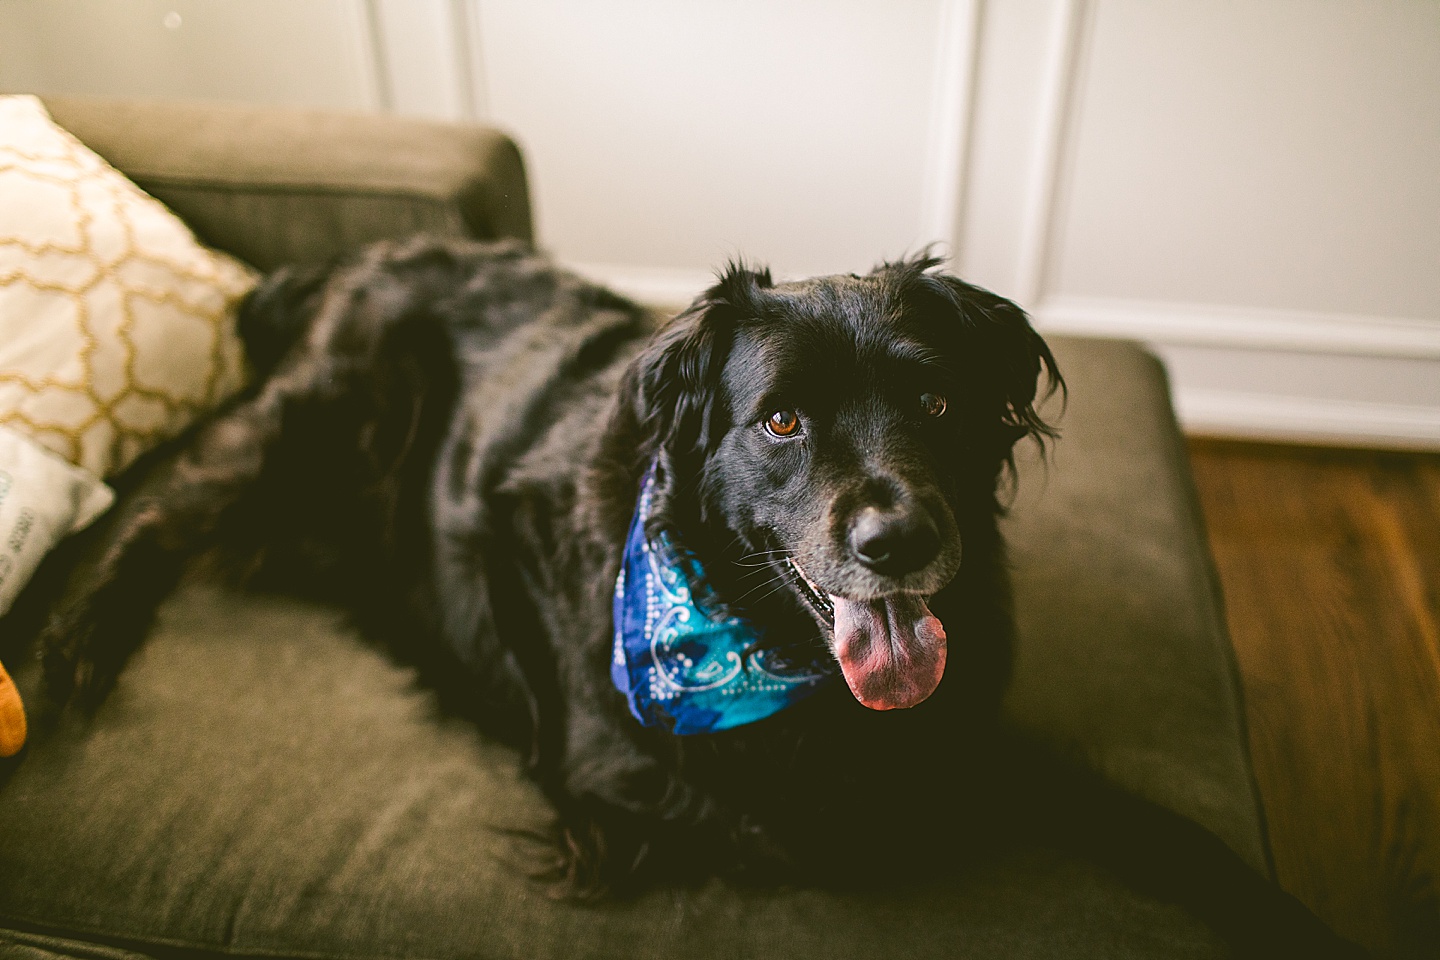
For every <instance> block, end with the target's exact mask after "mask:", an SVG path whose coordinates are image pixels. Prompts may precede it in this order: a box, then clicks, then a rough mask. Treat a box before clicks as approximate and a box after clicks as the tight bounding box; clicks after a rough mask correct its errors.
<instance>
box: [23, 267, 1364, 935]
mask: <svg viewBox="0 0 1440 960" xmlns="http://www.w3.org/2000/svg"><path fill="white" fill-rule="evenodd" d="M937 265H938V264H937V262H936V261H935V260H932V259H927V258H925V257H920V258H915V259H911V260H906V261H902V262H897V263H888V264H884V265H882V266H880V267H878V268H877V269H876V270H874V271H873V272H872V273H870V274H868V275H865V276H854V275H851V276H832V277H823V278H819V279H814V280H808V281H803V282H798V283H785V284H774V283H772V281H771V278H770V276H769V275H768V273H767V272H765V271H760V270H753V269H747V268H745V267H744V266H732V267H731V268H730V269H728V270H727V271H725V273H724V274H723V276H722V277H721V278H720V280H719V282H718V283H717V284H716V285H715V286H714V287H712V288H711V289H710V290H708V291H707V292H706V293H705V294H703V295H702V296H701V297H700V298H699V299H698V300H697V301H696V302H695V303H694V304H693V305H692V306H691V307H690V308H689V309H687V310H685V311H684V312H683V313H681V314H680V315H678V316H677V317H675V318H674V319H672V320H670V321H669V322H668V323H666V324H664V325H662V326H661V327H660V328H659V329H658V331H657V330H655V329H654V325H653V324H652V323H651V322H650V320H649V319H648V317H647V315H646V314H645V313H644V312H643V311H642V310H640V309H639V308H637V307H636V306H634V305H633V304H631V303H629V302H626V301H625V300H623V299H621V298H619V297H616V296H615V295H613V294H610V293H608V292H606V291H605V290H603V289H600V288H598V287H596V286H593V285H591V284H588V283H585V282H583V281H581V280H579V279H577V278H575V277H573V276H570V275H568V274H566V273H564V272H562V271H559V270H557V269H555V268H554V266H553V265H551V264H550V263H548V262H547V261H545V260H544V259H543V258H541V257H539V256H537V255H535V254H533V253H531V252H530V251H528V250H526V249H523V248H521V247H518V246H514V245H483V244H474V243H463V242H457V241H440V240H423V239H422V240H416V241H411V242H407V243H404V244H380V245H378V246H375V247H372V248H370V249H368V250H366V251H365V252H363V253H362V254H361V255H359V256H358V257H357V258H356V259H354V260H352V261H350V262H347V263H345V264H341V265H339V266H336V267H334V268H331V269H327V270H322V271H316V272H311V273H304V272H296V271H281V272H280V273H278V274H276V275H274V276H272V277H271V278H270V279H269V280H268V281H267V282H266V283H265V284H264V285H263V286H262V287H261V288H260V289H259V290H258V291H257V292H256V293H255V294H254V295H253V296H252V298H251V299H250V301H249V302H248V304H247V306H246V309H245V311H244V314H243V316H242V333H243V335H244V336H245V339H246V341H247V346H248V349H249V351H250V355H251V359H252V362H253V364H254V365H255V367H256V369H257V371H258V372H259V373H260V374H261V376H260V377H259V378H258V382H257V386H256V387H254V388H253V390H252V391H251V392H250V393H249V394H247V395H246V396H245V397H242V398H241V399H240V400H239V401H238V402H237V403H236V404H234V405H233V406H232V407H231V408H229V409H228V410H227V411H226V412H224V413H223V414H221V415H219V416H217V417H215V418H214V419H212V420H211V421H210V422H208V423H207V424H205V425H204V426H203V427H202V428H200V429H199V430H198V431H197V432H196V433H195V435H194V436H193V438H192V439H191V440H190V442H189V444H188V445H187V447H186V448H185V449H184V450H183V452H182V453H181V454H180V455H179V456H178V457H177V458H172V459H170V460H167V461H162V462H160V464H159V465H158V466H157V467H156V468H154V469H153V470H151V471H150V473H149V475H148V476H146V477H145V479H143V480H142V481H141V482H140V483H139V485H138V486H137V487H136V489H134V490H132V491H130V492H129V493H128V494H127V495H126V496H125V497H124V499H123V501H122V505H121V506H120V507H119V508H118V509H117V510H115V511H113V512H112V515H111V516H110V518H109V519H108V520H107V521H106V522H105V524H104V525H103V526H102V528H101V529H100V530H98V531H97V533H96V534H95V535H94V543H95V546H94V548H93V550H94V556H93V557H92V562H90V563H86V564H83V565H81V566H80V567H79V571H80V572H79V573H78V574H77V579H76V581H75V582H74V583H73V584H72V585H71V588H70V590H69V593H68V599H67V600H66V601H65V602H63V603H62V604H61V605H60V607H59V608H58V613H57V614H56V615H55V617H54V619H53V621H52V623H51V626H50V628H49V630H48V632H47V634H46V641H45V642H46V650H47V667H48V670H47V673H48V676H49V678H50V681H51V683H52V684H53V686H54V688H55V690H56V691H57V694H58V696H59V697H60V698H62V699H64V698H69V697H71V696H75V695H78V696H79V697H81V698H82V699H89V700H92V701H93V700H94V699H96V698H97V697H99V696H101V695H103V693H104V691H105V690H106V689H107V688H108V686H109V685H110V684H111V683H112V682H113V679H114V677H115V675H116V674H117V673H118V671H119V669H120V666H121V665H122V663H123V661H124V659H125V657H126V656H127V655H128V653H129V652H130V651H131V650H132V649H133V647H134V646H135V644H137V643H138V642H139V641H140V639H141V638H142V636H143V635H144V633H145V631H146V629H147V627H148V625H149V623H150V620H151V616H152V613H153V609H154V607H155V605H156V604H157V603H158V602H159V601H160V599H161V598H162V597H163V596H164V595H165V593H166V592H168V591H169V590H170V589H171V587H172V586H173V584H174V582H175V579H176V577H177V576H178V575H179V572H180V570H181V567H182V564H183V562H184V560H185V559H186V557H188V556H189V555H191V554H193V553H195V552H197V551H199V550H200V549H202V548H207V547H210V546H214V545H217V544H219V545H223V546H224V547H225V548H226V549H227V550H228V552H229V553H231V554H232V555H238V556H243V557H248V558H250V561H249V564H250V567H251V568H252V571H253V572H254V574H255V575H256V576H259V577H261V578H268V579H273V580H274V581H276V582H280V583H284V584H287V585H290V586H294V585H297V584H304V585H305V586H307V587H308V588H309V589H312V590H318V591H321V592H323V593H324V594H326V595H328V596H330V597H332V598H334V599H336V600H338V601H339V602H342V603H343V604H345V605H347V606H348V607H349V608H350V609H351V610H353V611H354V612H355V614H356V616H357V620H358V622H360V623H361V624H362V625H364V626H365V627H367V628H368V629H369V630H370V631H372V632H374V633H376V634H377V635H381V636H385V637H387V638H389V639H391V640H392V641H396V642H399V643H400V644H402V645H403V647H404V648H405V650H406V652H407V655H408V656H410V657H412V658H415V659H416V660H418V661H420V662H422V664H425V665H428V667H429V668H430V673H431V675H432V676H433V677H435V678H437V681H438V680H439V679H441V678H446V677H449V678H454V677H457V676H458V677H461V678H463V679H462V681H461V684H460V685H461V687H462V688H463V690H462V695H463V698H464V699H465V700H466V701H468V702H469V703H470V704H472V705H474V707H475V709H476V711H477V713H479V714H480V715H481V716H480V719H481V720H482V721H483V722H484V723H486V724H487V725H488V726H489V727H490V728H492V729H495V730H499V731H501V732H503V733H506V734H508V735H510V736H512V737H514V738H515V739H517V740H518V741H520V742H521V743H523V744H525V745H527V746H528V747H529V748H530V752H531V758H532V759H531V767H532V770H533V773H534V775H535V776H536V778H537V779H538V780H539V782H540V783H541V784H542V785H543V786H544V787H545V788H546V790H547V791H548V792H549V795H550V796H551V798H552V799H553V800H554V802H555V804H556V807H557V810H558V812H559V817H560V822H561V824H562V829H563V842H562V844H561V846H562V848H563V853H562V856H561V858H560V868H559V869H560V872H561V873H562V874H563V877H564V879H565V880H566V881H567V882H568V885H569V888H570V889H571V890H572V891H575V892H581V893H585V892H592V893H593V892H596V891H600V890H606V889H608V890H621V891H623V889H624V888H625V887H626V886H627V885H631V884H634V883H639V882H643V881H645V880H647V879H650V878H654V877H661V876H669V877H674V876H677V875H684V874H686V873H690V874H694V873H715V872H725V873H731V874H743V875H748V876H754V877H758V878H760V879H762V880H763V879H771V878H775V877H782V876H783V877H790V878H797V877H798V878H801V879H803V878H805V877H806V876H810V877H817V876H818V877H825V878H829V879H830V880H832V881H834V880H838V879H840V878H842V877H845V876H849V877H852V878H863V877H864V876H867V875H868V876H875V875H881V876H884V875H892V876H893V875H895V874H894V871H904V872H905V873H906V875H909V874H913V873H915V872H918V871H921V870H925V869H939V868H943V867H944V865H945V864H946V863H948V862H951V861H953V859H954V858H955V857H957V856H962V855H963V854H964V852H965V850H966V849H967V845H977V844H979V843H982V842H983V841H984V840H985V838H986V837H987V836H989V835H991V834H992V833H993V832H994V831H995V830H997V829H998V827H999V824H1001V823H1002V822H1006V821H1013V820H1016V819H1018V821H1019V822H1020V824H1021V827H1020V829H1024V830H1027V831H1029V832H1030V833H1032V834H1033V833H1041V834H1047V835H1050V836H1052V837H1054V838H1056V839H1058V840H1060V841H1061V842H1064V843H1067V844H1070V845H1072V846H1076V845H1078V846H1081V847H1083V848H1084V849H1085V850H1086V852H1088V853H1089V854H1091V855H1093V856H1094V857H1095V858H1097V859H1099V860H1100V861H1102V862H1103V863H1105V864H1107V865H1109V866H1110V867H1111V868H1113V869H1115V870H1117V871H1120V872H1122V873H1123V874H1125V875H1126V876H1127V877H1130V878H1132V879H1133V880H1134V881H1135V882H1136V883H1137V884H1139V885H1142V886H1143V887H1145V888H1146V889H1148V890H1150V891H1152V892H1155V893H1158V894H1160V895H1162V896H1168V897H1173V898H1175V899H1177V900H1179V901H1181V902H1182V903H1184V904H1185V905H1186V906H1188V907H1189V908H1190V909H1192V910H1194V911H1196V912H1197V913H1198V914H1199V915H1200V916H1201V917H1202V918H1203V919H1205V920H1207V921H1208V922H1210V923H1211V924H1212V925H1213V926H1214V927H1215V928H1216V929H1217V930H1219V931H1220V932H1221V933H1222V934H1224V935H1226V936H1227V937H1229V938H1231V939H1232V940H1233V941H1234V942H1235V943H1237V945H1240V946H1242V947H1244V948H1246V949H1247V950H1249V951H1253V952H1254V953H1255V955H1260V956H1274V955H1281V954H1284V955H1292V956H1322V955H1325V956H1328V955H1349V954H1348V953H1347V950H1348V949H1349V948H1348V947H1346V946H1345V945H1343V944H1341V943H1339V942H1338V941H1336V940H1334V939H1333V937H1332V935H1331V934H1330V933H1329V931H1328V930H1326V929H1325V928H1324V927H1323V926H1322V925H1321V924H1320V923H1319V922H1318V921H1316V920H1315V919H1314V918H1313V917H1312V916H1310V914H1309V913H1308V912H1307V911H1305V910H1304V908H1303V907H1301V906H1300V905H1299V904H1298V903H1297V902H1296V901H1294V900H1293V899H1291V898H1289V897H1287V896H1286V895H1285V894H1283V893H1281V892H1280V891H1279V890H1278V889H1275V888H1274V887H1272V886H1271V885H1270V884H1268V882H1266V881H1265V880H1264V879H1263V878H1261V877H1259V876H1257V875H1255V874H1254V873H1253V872H1252V871H1250V870H1249V869H1248V868H1247V867H1246V866H1245V865H1244V864H1243V863H1242V862H1241V861H1240V860H1239V859H1238V858H1237V857H1236V856H1235V855H1234V854H1232V853H1231V852H1230V851H1229V850H1228V849H1227V848H1226V847H1225V845H1224V844H1223V843H1222V842H1220V841H1219V840H1218V839H1216V838H1215V837H1213V836H1211V835H1210V834H1208V833H1207V832H1205V831H1203V830H1201V829H1200V828H1199V827H1196V826H1194V825H1193V824H1190V823H1189V822H1188V821H1185V820H1183V819H1181V818H1179V817H1177V816H1175V815H1173V814H1170V813H1168V812H1166V811H1163V810H1161V809H1159V808H1158V807H1155V806H1152V805H1150V804H1147V803H1145V802H1143V801H1140V800H1138V799H1135V798H1133V797H1129V796H1127V795H1125V794H1123V793H1121V792H1119V791H1115V790H1112V789H1110V788H1108V787H1106V786H1104V785H1103V784H1101V783H1100V782H1099V780H1098V778H1093V777H1089V776H1087V775H1086V774H1084V773H1082V772H1080V771H1078V770H1076V769H1070V768H1067V767H1066V766H1065V765H1064V764H1062V763H1059V762H1054V761H1045V760H1035V761H1034V762H1031V761H1030V760H1028V759H1022V758H1026V757H1028V756H1030V754H1031V752H1032V751H1030V750H1029V748H1028V747H1026V746H1024V745H1023V744H1020V743H1018V742H1016V741H1015V739H1014V738H1012V737H1008V736H1007V735H1005V734H1003V733H1002V732H1001V731H1000V729H999V727H998V725H997V723H996V715H997V712H998V707H999V702H1000V696H1001V691H1002V689H1003V687H1004V684H1005V681H1006V678H1007V673H1008V669H1009V659H1010V658H1009V654H1010V639H1011V627H1010V615H1009V609H1008V607H1009V595H1008V588H1007V578H1006V571H1005V564H1004V551H1003V546H1002V543H1001V538H1000V535H999V533H998V529H997V516H998V515H999V513H1000V506H999V503H998V502H997V495H996V488H997V485H999V484H1001V483H1002V481H1003V477H1004V475H1005V472H1006V470H1007V466H1009V465H1013V461H1012V459H1011V451H1012V448H1013V447H1014V445H1015V444H1016V443H1017V442H1018V441H1019V440H1021V439H1022V438H1026V437H1031V438H1041V439H1043V438H1046V437H1048V436H1050V435H1051V429H1050V427H1049V426H1048V425H1047V424H1046V423H1045V422H1043V421H1042V419H1041V418H1040V416H1038V415H1037V413H1036V410H1035V404H1036V401H1037V390H1038V389H1039V388H1040V386H1041V384H1042V383H1043V382H1044V381H1045V380H1048V383H1049V388H1050V389H1051V390H1054V389H1056V388H1057V387H1058V386H1059V385H1060V384H1061V380H1060V375H1059V373H1058V372H1057V370H1056V368H1055V361H1054V359H1053V357H1052V356H1051V354H1050V351H1049V349H1048V348H1047V347H1046V345H1045V343H1044V341H1043V340H1042V339H1041V338H1040V337H1039V335H1037V334H1036V333H1035V331H1034V330H1033V329H1032V328H1031V326H1030V324H1029V323H1028V321H1027V318H1026V316H1025V314H1024V313H1023V312H1022V311H1021V310H1020V309H1019V308H1018V307H1016V306H1015V305H1014V304H1012V303H1010V302H1008V301H1006V300H1004V299H1002V298H1000V297H997V296H995V295H993V294H991V293H988V292H986V291H984V290H981V289H978V288H976V287H973V286H970V285H968V284H966V283H963V282H961V281H960V280H957V279H955V278H954V277H950V276H947V275H944V274H942V273H939V272H936V270H935V268H936V266H937ZM637 511H638V519H637ZM622 569H623V571H624V572H623V574H622ZM617 622H618V623H620V624H621V627H620V629H618V630H617V627H616V623H617ZM697 631H698V632H697ZM707 631H708V632H707ZM632 634H633V635H632ZM947 635H948V636H947ZM727 684H728V685H729V686H727ZM782 707H783V709H781V708H782ZM692 734H693V735H692Z"/></svg>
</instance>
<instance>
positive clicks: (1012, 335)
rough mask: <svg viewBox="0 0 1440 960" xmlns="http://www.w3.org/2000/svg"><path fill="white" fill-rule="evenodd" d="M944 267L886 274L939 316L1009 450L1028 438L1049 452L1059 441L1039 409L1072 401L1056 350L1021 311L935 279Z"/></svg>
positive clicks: (934, 261)
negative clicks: (1055, 398)
mask: <svg viewBox="0 0 1440 960" xmlns="http://www.w3.org/2000/svg"><path fill="white" fill-rule="evenodd" d="M939 263H940V261H939V260H938V258H935V257H930V256H921V257H918V258H916V259H914V260H911V261H908V262H904V263H900V264H887V265H886V266H885V267H883V268H882V269H889V270H894V271H896V272H897V273H898V275H899V282H900V283H901V284H902V286H903V287H904V288H905V290H906V294H907V300H914V299H917V298H918V299H919V300H921V301H922V302H927V303H926V306H925V309H926V310H927V312H931V313H934V312H936V311H938V313H939V316H940V318H941V320H942V322H943V323H944V324H945V325H946V326H947V327H948V328H949V329H950V330H951V331H952V336H951V338H950V339H951V340H952V342H953V343H954V347H953V350H952V351H951V352H952V354H953V358H952V359H953V361H954V362H955V363H956V364H958V365H959V366H960V367H961V368H962V369H961V370H959V371H957V372H959V373H961V374H962V376H963V379H964V380H965V382H966V384H968V385H972V386H973V388H974V392H975V396H974V397H973V399H974V400H975V401H977V402H978V409H979V410H980V411H981V412H982V413H983V415H984V416H986V417H987V418H988V420H989V422H990V423H991V424H992V425H993V426H994V427H995V428H996V431H997V432H996V434H995V435H996V438H997V440H998V441H999V443H1000V444H1001V445H1002V446H1003V447H1004V448H1005V449H1006V450H1007V451H1008V449H1009V448H1010V447H1012V446H1014V444H1015V443H1016V442H1017V441H1019V440H1021V439H1023V438H1025V437H1030V438H1033V439H1034V440H1036V441H1037V442H1039V443H1041V444H1042V445H1043V444H1044V443H1046V442H1047V441H1049V440H1052V439H1054V438H1055V437H1056V436H1058V431H1057V430H1056V428H1055V426H1054V425H1053V424H1051V423H1049V422H1047V421H1046V420H1045V418H1044V417H1042V416H1041V415H1040V413H1039V412H1038V411H1037V410H1036V406H1037V404H1038V403H1039V402H1040V401H1042V400H1044V399H1045V398H1047V397H1049V396H1051V395H1053V394H1055V393H1057V392H1058V393H1060V394H1061V396H1062V398H1063V397H1064V394H1065V378H1064V377H1063V376H1062V375H1061V373H1060V368H1059V367H1058V366H1057V365H1056V363H1055V356H1054V354H1052V353H1051V352H1050V347H1049V345H1048V344H1047V343H1046V342H1045V340H1044V339H1043V338H1042V337H1041V336H1040V334H1039V333H1037V332H1036V330H1035V328H1034V327H1033V326H1031V324H1030V318H1029V317H1028V316H1027V315H1026V313H1025V311H1024V310H1022V309H1021V308H1020V306H1019V305H1018V304H1016V303H1014V302H1013V301H1010V300H1007V299H1005V298H1004V297H1002V296H999V295H998V294H994V293H991V292H990V291H989V290H986V289H984V288H982V287H977V286H975V285H974V284H970V283H966V282H965V281H963V280H961V279H959V278H958V277H954V276H951V275H949V274H946V273H939V272H935V270H934V268H935V267H936V266H938V265H939ZM1042 384H1043V388H1042ZM1007 459H1008V456H1007Z"/></svg>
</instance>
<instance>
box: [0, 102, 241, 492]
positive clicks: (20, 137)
mask: <svg viewBox="0 0 1440 960" xmlns="http://www.w3.org/2000/svg"><path fill="white" fill-rule="evenodd" d="M255 279H256V277H255V274H254V272H253V271H251V270H250V269H249V268H248V267H246V266H244V265H243V264H241V263H240V262H239V261H237V260H235V259H233V258H231V257H228V256H226V255H225V254H222V253H219V252H217V251H213V250H209V249H206V248H205V247H203V246H201V245H200V243H199V242H198V241H196V239H195V237H194V235H193V234H192V233H191V232H190V230H189V228H187V227H186V226H185V225H184V224H183V223H182V222H181V221H180V220H179V218H177V217H176V216H175V215H174V214H172V213H171V212H170V211H169V210H167V209H166V208H165V206H164V205H163V204H161V203H160V202H159V201H158V200H156V199H155V198H153V197H151V196H149V195H148V194H146V193H145V192H143V191H142V190H140V188H139V187H137V186H135V185H134V184H133V183H131V182H130V181H129V180H128V179H126V178H125V176H124V175H123V174H121V173H120V172H119V171H117V170H116V169H114V168H113V167H111V166H110V165H109V164H107V163H106V162H105V161H104V160H102V159H101V158H100V157H99V156H97V155H96V154H95V153H94V152H92V151H91V150H90V149H89V148H87V147H85V146H84V145H83V144H81V143H80V142H79V141H78V140H76V139H75V138H74V137H72V136H71V135H70V134H69V133H67V132H65V131H64V130H62V129H60V128H59V127H57V126H55V124H54V123H52V122H51V120H50V118H49V116H48V114H46V112H45V108H44V106H43V105H42V104H41V103H40V101H39V100H37V99H36V98H34V97H0V424H6V425H9V426H11V427H13V428H14V429H17V430H19V431H21V432H22V433H25V434H27V435H28V436H30V437H31V438H32V439H34V440H35V441H36V442H38V443H40V444H41V445H43V446H45V447H47V448H48V449H50V450H52V451H54V452H55V453H58V454H59V455H60V456H62V457H64V458H65V459H66V460H69V461H70V462H71V463H74V464H76V465H77V466H81V467H84V468H85V469H87V470H89V471H90V472H92V473H93V474H95V475H96V476H100V477H104V476H109V475H111V474H114V473H116V472H117V471H119V470H120V469H122V468H123V467H125V466H126V465H127V464H129V463H130V462H131V461H132V460H134V459H135V457H137V456H139V455H140V454H141V453H143V452H144V451H145V450H147V449H149V448H150V447H152V446H154V445H155V444H156V443H158V442H160V441H161V440H163V439H165V438H167V437H171V436H174V435H175V434H177V433H179V432H180V431H181V430H182V429H184V428H185V426H187V425H188V424H189V423H190V422H191V421H193V420H194V419H195V418H196V417H197V416H198V415H199V414H201V413H203V412H205V411H207V410H210V409H213V408H214V407H215V406H216V405H217V404H218V403H220V402H221V401H223V400H224V399H225V398H226V397H228V396H229V395H230V394H232V393H233V392H234V391H236V390H237V389H239V387H240V386H241V385H242V384H243V382H244V377H245V367H244V354H243V350H242V348H241V345H240V342H239V339H238V338H237V337H236V335H235V325H234V319H235V306H236V304H237V303H238V302H239V300H240V298H241V297H243V296H244V295H245V294H246V293H247V292H248V291H249V290H250V288H251V287H252V286H254V284H255Z"/></svg>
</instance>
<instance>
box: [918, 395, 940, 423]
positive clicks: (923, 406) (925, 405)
mask: <svg viewBox="0 0 1440 960" xmlns="http://www.w3.org/2000/svg"><path fill="white" fill-rule="evenodd" d="M920 412H921V413H923V414H925V416H927V417H938V416H940V415H941V414H943V413H944V412H945V398H944V397H942V396H940V394H938V393H922V394H920Z"/></svg>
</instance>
